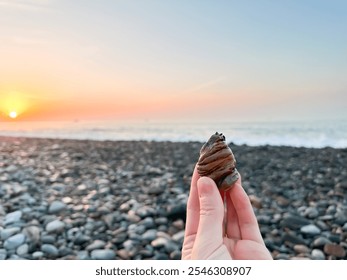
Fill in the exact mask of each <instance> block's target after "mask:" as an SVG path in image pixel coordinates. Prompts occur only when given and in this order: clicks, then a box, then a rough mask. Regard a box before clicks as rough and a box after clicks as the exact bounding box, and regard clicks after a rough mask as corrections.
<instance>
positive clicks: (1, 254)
mask: <svg viewBox="0 0 347 280" xmlns="http://www.w3.org/2000/svg"><path fill="white" fill-rule="evenodd" d="M6 256H7V251H6V249H0V261H2V260H5V259H6Z"/></svg>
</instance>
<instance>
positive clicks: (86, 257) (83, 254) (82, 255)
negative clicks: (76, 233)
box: [77, 251, 90, 260]
mask: <svg viewBox="0 0 347 280" xmlns="http://www.w3.org/2000/svg"><path fill="white" fill-rule="evenodd" d="M77 259H78V260H90V256H89V253H88V251H78V252H77Z"/></svg>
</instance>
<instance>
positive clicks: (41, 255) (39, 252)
mask: <svg viewBox="0 0 347 280" xmlns="http://www.w3.org/2000/svg"><path fill="white" fill-rule="evenodd" d="M44 255H45V254H44V253H43V252H41V251H36V252H34V253H33V254H32V256H33V258H34V259H35V260H38V259H41V258H42V257H43V256H44Z"/></svg>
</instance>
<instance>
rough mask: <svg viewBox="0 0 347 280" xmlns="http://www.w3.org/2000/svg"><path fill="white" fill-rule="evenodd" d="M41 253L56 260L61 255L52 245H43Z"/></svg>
mask: <svg viewBox="0 0 347 280" xmlns="http://www.w3.org/2000/svg"><path fill="white" fill-rule="evenodd" d="M41 251H42V252H44V253H45V254H46V255H47V256H48V257H53V258H55V257H57V256H58V255H59V251H58V249H57V247H55V246H54V245H52V244H43V245H42V246H41Z"/></svg>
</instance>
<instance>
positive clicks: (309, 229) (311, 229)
mask: <svg viewBox="0 0 347 280" xmlns="http://www.w3.org/2000/svg"><path fill="white" fill-rule="evenodd" d="M300 231H301V232H302V233H305V234H308V235H318V234H320V233H321V230H320V229H319V228H318V227H317V226H315V225H307V226H303V227H301V228H300Z"/></svg>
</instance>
